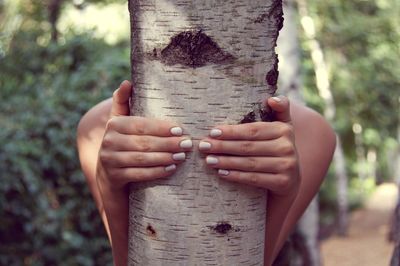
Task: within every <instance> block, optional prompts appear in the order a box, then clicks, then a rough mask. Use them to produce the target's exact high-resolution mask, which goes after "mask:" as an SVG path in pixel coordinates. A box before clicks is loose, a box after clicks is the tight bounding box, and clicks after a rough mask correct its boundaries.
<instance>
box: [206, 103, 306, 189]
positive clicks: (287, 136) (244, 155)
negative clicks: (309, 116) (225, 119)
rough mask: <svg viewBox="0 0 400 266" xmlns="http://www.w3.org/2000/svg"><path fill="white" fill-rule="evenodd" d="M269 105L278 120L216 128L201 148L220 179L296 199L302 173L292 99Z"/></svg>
mask: <svg viewBox="0 0 400 266" xmlns="http://www.w3.org/2000/svg"><path fill="white" fill-rule="evenodd" d="M267 104H268V105H269V106H270V107H271V108H272V109H273V110H274V111H275V112H276V118H277V121H274V122H254V123H248V124H240V125H221V126H217V127H215V128H214V129H212V130H211V132H210V136H209V137H208V138H206V139H203V140H202V141H201V142H200V144H199V149H200V151H202V152H204V153H206V154H207V157H206V162H207V165H209V166H210V167H212V168H215V169H218V175H219V176H220V177H221V178H224V179H226V180H231V181H234V182H239V183H244V184H248V185H253V186H257V187H262V188H265V189H268V190H269V191H270V192H271V193H272V194H274V195H276V196H293V194H296V192H297V189H298V186H299V184H300V170H299V160H298V157H297V151H296V147H295V141H294V132H293V125H292V123H291V118H290V108H289V100H288V99H287V98H286V97H282V96H280V97H271V98H269V99H268V100H267Z"/></svg>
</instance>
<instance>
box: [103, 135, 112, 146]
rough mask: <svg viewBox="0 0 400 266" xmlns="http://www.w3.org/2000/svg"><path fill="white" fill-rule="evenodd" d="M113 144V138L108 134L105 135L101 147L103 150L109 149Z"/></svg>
mask: <svg viewBox="0 0 400 266" xmlns="http://www.w3.org/2000/svg"><path fill="white" fill-rule="evenodd" d="M113 143H114V138H113V137H112V136H111V135H110V134H105V135H104V137H103V141H102V143H101V146H102V147H103V148H106V149H107V148H111V147H112V146H113Z"/></svg>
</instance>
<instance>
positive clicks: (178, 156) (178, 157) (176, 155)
mask: <svg viewBox="0 0 400 266" xmlns="http://www.w3.org/2000/svg"><path fill="white" fill-rule="evenodd" d="M172 159H174V160H175V161H183V160H185V159H186V154H185V153H184V152H179V153H174V154H172Z"/></svg>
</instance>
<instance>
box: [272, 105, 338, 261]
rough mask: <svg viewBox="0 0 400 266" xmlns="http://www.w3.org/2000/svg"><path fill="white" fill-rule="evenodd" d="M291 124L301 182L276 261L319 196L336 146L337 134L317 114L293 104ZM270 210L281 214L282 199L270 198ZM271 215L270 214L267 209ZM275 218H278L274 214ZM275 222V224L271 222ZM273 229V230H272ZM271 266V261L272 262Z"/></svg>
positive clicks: (282, 228)
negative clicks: (316, 196) (314, 199)
mask: <svg viewBox="0 0 400 266" xmlns="http://www.w3.org/2000/svg"><path fill="white" fill-rule="evenodd" d="M291 114H292V123H293V127H294V134H295V145H296V149H297V154H298V158H299V163H300V173H301V182H300V186H299V188H298V193H297V195H296V197H295V198H294V202H293V203H292V204H290V209H289V211H288V213H287V214H286V215H283V214H282V216H285V218H284V222H283V223H282V224H281V225H280V230H279V231H280V232H279V237H278V239H277V242H276V244H275V248H274V250H273V256H272V258H275V257H276V256H277V255H278V253H279V251H280V249H281V248H282V246H283V244H284V243H285V241H286V239H287V238H288V236H289V234H290V233H291V232H292V230H293V229H294V227H295V225H296V223H297V221H298V220H299V219H300V217H301V216H302V215H303V213H304V211H305V210H306V208H307V206H308V205H309V204H310V202H311V200H312V199H313V197H314V196H315V195H316V194H317V193H318V190H319V188H320V186H321V183H322V181H323V179H324V177H325V175H326V172H327V171H328V168H329V165H330V163H331V160H332V156H333V153H334V151H335V146H336V135H335V133H334V131H333V130H332V128H331V127H330V125H329V124H328V123H327V122H326V120H325V119H324V118H323V117H322V116H321V115H320V114H318V113H316V112H315V111H313V110H311V109H308V108H306V107H303V106H300V105H296V104H292V106H291ZM268 200H269V202H268V204H269V207H270V206H271V205H272V206H276V208H277V209H278V210H276V212H279V205H280V200H281V199H280V198H279V197H271V198H268ZM268 211H269V212H270V214H271V211H274V210H270V209H268ZM270 218H272V219H276V218H277V217H276V215H271V217H270ZM272 223H274V222H272ZM272 230H274V229H272ZM270 263H272V261H270Z"/></svg>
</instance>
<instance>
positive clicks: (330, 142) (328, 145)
mask: <svg viewBox="0 0 400 266" xmlns="http://www.w3.org/2000/svg"><path fill="white" fill-rule="evenodd" d="M290 113H291V117H292V122H293V128H294V133H295V137H296V144H303V145H301V146H304V144H312V143H314V144H313V145H311V146H318V147H316V148H319V149H320V150H321V151H322V152H324V151H325V152H326V153H327V155H332V153H333V151H334V149H335V147H336V134H335V132H334V130H333V129H332V127H331V125H330V124H329V123H328V122H327V121H326V119H325V118H324V117H323V116H322V115H321V114H319V113H317V112H316V111H314V110H312V109H310V108H308V107H306V106H303V105H300V104H298V103H295V102H291V107H290ZM317 143H318V145H316V144H317Z"/></svg>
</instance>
